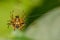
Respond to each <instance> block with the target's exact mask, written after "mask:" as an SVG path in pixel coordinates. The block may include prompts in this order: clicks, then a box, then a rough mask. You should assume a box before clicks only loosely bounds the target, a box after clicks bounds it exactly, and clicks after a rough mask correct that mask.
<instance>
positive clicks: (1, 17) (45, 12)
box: [0, 0, 60, 40]
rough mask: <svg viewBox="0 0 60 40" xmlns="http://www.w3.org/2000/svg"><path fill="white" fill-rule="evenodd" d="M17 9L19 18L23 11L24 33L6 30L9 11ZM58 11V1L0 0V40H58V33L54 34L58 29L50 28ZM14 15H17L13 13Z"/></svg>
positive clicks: (59, 0) (59, 2)
mask: <svg viewBox="0 0 60 40" xmlns="http://www.w3.org/2000/svg"><path fill="white" fill-rule="evenodd" d="M17 9H19V10H20V11H19V15H20V16H22V14H23V13H22V11H23V10H24V11H25V16H26V18H25V20H26V22H25V23H26V25H25V29H24V31H20V30H16V31H14V30H13V28H12V27H9V29H8V28H7V22H8V20H9V19H10V11H12V10H17ZM59 9H60V0H0V40H59V36H58V35H57V34H58V33H57V34H55V31H56V32H57V31H59V30H58V28H59V27H58V28H57V27H55V26H50V25H52V23H53V21H54V18H57V16H58V15H59V14H60V12H59ZM16 14H18V13H14V15H16ZM54 15H55V16H54ZM51 16H52V17H51ZM36 20H38V21H36ZM41 20H42V21H41ZM55 20H56V19H55ZM58 20H59V19H58ZM58 20H57V21H58ZM54 22H55V21H54ZM57 24H59V23H57ZM43 25H44V26H43ZM53 25H56V24H54V23H53ZM50 27H51V28H50ZM56 28H57V29H56ZM48 29H49V30H48ZM55 29H56V30H55ZM44 30H45V31H44ZM47 30H48V31H47ZM52 30H53V31H52ZM53 34H55V35H53ZM51 35H53V36H51ZM54 36H56V37H54Z"/></svg>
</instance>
